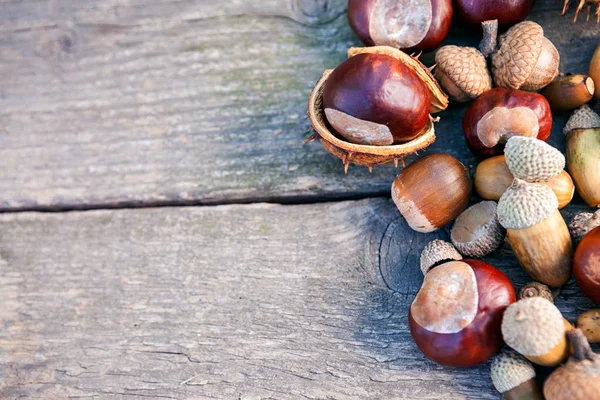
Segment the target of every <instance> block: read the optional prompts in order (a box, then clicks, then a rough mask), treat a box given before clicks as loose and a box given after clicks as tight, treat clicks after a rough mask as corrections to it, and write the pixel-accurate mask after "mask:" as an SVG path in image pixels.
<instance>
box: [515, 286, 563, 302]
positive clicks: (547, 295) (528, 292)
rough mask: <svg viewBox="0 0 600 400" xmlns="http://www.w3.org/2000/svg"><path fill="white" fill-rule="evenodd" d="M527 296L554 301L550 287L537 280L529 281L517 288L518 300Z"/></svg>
mask: <svg viewBox="0 0 600 400" xmlns="http://www.w3.org/2000/svg"><path fill="white" fill-rule="evenodd" d="M529 297H542V298H544V299H546V300H548V301H551V302H553V303H554V296H553V295H552V291H551V290H550V288H549V287H548V286H546V285H544V284H543V283H539V282H529V283H528V284H526V285H525V286H523V287H522V288H521V290H519V300H521V299H527V298H529Z"/></svg>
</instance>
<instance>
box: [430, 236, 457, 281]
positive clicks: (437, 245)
mask: <svg viewBox="0 0 600 400" xmlns="http://www.w3.org/2000/svg"><path fill="white" fill-rule="evenodd" d="M458 260H462V256H461V255H460V253H459V252H458V251H457V250H456V249H455V248H454V246H452V244H450V243H448V242H445V241H443V240H438V239H436V240H432V241H431V242H429V243H427V244H426V245H425V247H424V248H423V251H422V252H421V259H420V268H421V272H422V273H423V275H427V272H429V270H430V269H431V268H433V267H435V266H437V265H440V264H442V263H445V262H447V261H458Z"/></svg>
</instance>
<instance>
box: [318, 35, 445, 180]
mask: <svg viewBox="0 0 600 400" xmlns="http://www.w3.org/2000/svg"><path fill="white" fill-rule="evenodd" d="M348 57H349V59H348V61H347V62H349V64H346V63H343V64H342V65H341V66H340V67H342V68H341V73H340V74H336V73H335V71H336V70H337V69H336V70H333V71H332V70H327V71H325V72H324V73H323V76H322V77H321V79H320V80H319V82H317V84H316V85H315V88H314V89H313V91H312V93H311V95H310V97H309V102H308V117H309V119H310V121H311V123H312V126H313V128H314V130H315V134H314V135H313V137H312V138H310V139H309V140H311V139H313V140H314V139H320V140H321V143H322V144H323V146H324V147H325V148H326V149H327V150H328V151H329V152H330V153H332V154H334V155H335V156H337V157H339V158H340V159H342V161H343V162H344V165H345V168H346V170H347V169H348V166H349V164H350V163H355V164H359V165H364V166H367V167H373V166H376V165H380V164H384V163H387V162H390V161H394V162H395V163H397V162H398V161H399V160H402V159H403V158H404V157H405V156H406V155H408V154H411V153H416V152H417V151H418V150H420V149H423V148H425V147H427V146H429V145H430V144H431V143H433V142H434V141H435V131H434V128H433V118H432V117H431V116H430V115H429V113H436V112H439V111H442V110H444V109H445V108H446V107H447V106H448V97H447V96H446V95H445V94H444V92H443V91H442V89H441V88H440V87H439V85H438V83H437V81H436V80H435V78H434V77H433V75H432V74H431V73H430V72H429V70H428V69H427V68H426V67H425V66H424V65H423V64H421V63H420V62H419V61H418V60H417V59H415V58H412V57H410V56H409V55H407V54H406V53H404V52H402V51H400V50H397V49H394V48H391V47H387V46H378V47H368V48H351V49H350V50H348ZM355 57H358V58H355ZM363 77H364V79H362V78H363ZM406 77H408V78H406ZM345 78H348V81H346V80H345ZM405 78H406V79H405ZM330 79H331V81H330ZM353 84H354V85H355V86H354V87H352V85H353ZM423 89H424V90H423ZM408 94H418V95H415V96H414V97H410V96H408ZM366 99H368V100H369V101H368V102H367V103H365V100H366ZM427 99H429V100H428V101H424V100H427ZM326 109H329V112H326ZM403 110H404V111H403ZM353 113H355V114H356V115H352V114H353ZM328 114H329V115H328ZM423 116H425V118H423ZM332 122H333V124H332ZM423 122H424V125H423ZM334 124H335V127H337V128H338V129H339V130H340V131H342V132H343V133H344V134H343V135H342V134H341V132H339V131H338V130H336V129H334V126H332V125H334ZM422 125H423V126H422ZM389 135H391V137H392V142H394V144H391V143H390V140H389ZM373 137H376V138H379V139H381V138H385V137H387V142H385V143H390V144H383V142H381V141H377V144H378V145H375V144H374V143H373V142H371V144H365V143H367V142H368V141H369V140H370V139H369V138H373ZM350 140H353V141H355V142H356V141H359V142H360V143H352V142H351V141H350ZM400 141H402V143H398V142H400Z"/></svg>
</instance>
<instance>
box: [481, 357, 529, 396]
mask: <svg viewBox="0 0 600 400" xmlns="http://www.w3.org/2000/svg"><path fill="white" fill-rule="evenodd" d="M490 375H491V377H492V383H493V384H494V387H495V388H496V390H497V391H499V392H500V393H506V392H508V391H509V390H511V389H514V388H516V387H517V386H519V385H521V384H522V383H524V382H527V381H529V380H531V379H533V378H535V369H534V368H533V365H531V363H530V362H529V361H527V359H526V358H525V357H523V356H522V355H520V354H518V353H516V352H514V351H512V350H510V349H504V350H502V352H501V353H500V354H498V355H497V356H496V357H494V359H493V360H492V366H491V370H490Z"/></svg>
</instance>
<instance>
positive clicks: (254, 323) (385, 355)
mask: <svg viewBox="0 0 600 400" xmlns="http://www.w3.org/2000/svg"><path fill="white" fill-rule="evenodd" d="M282 221H285V223H282ZM436 237H439V238H446V237H447V231H445V230H442V231H440V232H438V233H436V234H429V235H425V234H419V233H415V232H413V231H412V230H410V229H409V228H408V226H407V225H406V223H405V222H404V220H403V219H402V218H401V217H400V215H399V213H398V211H397V210H396V208H395V206H394V205H393V203H392V202H391V200H388V199H374V200H362V201H359V202H338V203H321V204H314V205H293V206H291V205H290V206H283V205H267V204H255V205H228V206H217V207H179V208H148V209H139V210H99V211H86V212H80V211H78V212H69V213H11V214H4V215H0V271H1V273H0V287H1V288H2V290H1V291H0V304H1V305H2V306H1V307H0V398H2V399H16V398H27V399H46V400H47V399H66V398H90V399H145V398H168V399H209V398H219V399H267V398H272V399H302V398H307V399H338V400H342V399H344V400H348V399H357V400H358V399H362V400H364V399H452V400H457V399H497V398H499V396H498V394H497V393H496V392H495V391H494V389H493V387H492V385H491V381H490V378H489V362H488V363H485V364H483V365H481V366H479V367H475V368H466V369H465V368H463V369H459V368H446V367H443V366H440V365H437V364H434V363H432V362H430V361H429V360H427V359H426V358H425V357H424V356H423V354H421V353H420V351H419V350H418V349H417V347H416V345H415V344H414V343H413V341H412V338H411V336H410V334H409V330H408V324H407V313H408V307H409V306H410V304H411V302H412V300H413V298H414V296H415V294H416V293H417V291H418V289H419V287H420V284H421V282H422V276H421V272H420V270H419V268H418V256H419V252H420V251H421V249H422V247H423V246H424V245H425V244H426V243H427V242H429V241H430V240H431V239H433V238H436ZM487 260H488V261H490V262H492V263H493V264H495V265H496V266H498V267H499V268H500V269H502V270H503V271H504V272H505V273H507V274H508V275H509V277H510V278H511V279H512V281H513V283H514V285H515V287H516V288H517V289H518V288H519V287H520V286H521V285H523V284H524V283H525V282H526V281H527V277H526V275H525V273H524V271H523V270H522V269H521V268H520V267H519V266H518V265H517V264H516V262H515V261H514V257H513V256H512V254H511V253H510V251H509V250H508V249H506V248H504V249H501V250H498V251H497V252H496V253H494V254H493V255H492V256H490V257H488V258H487ZM557 305H558V307H559V308H560V309H561V310H562V311H563V312H564V315H565V316H566V317H567V318H568V319H570V320H571V321H574V320H575V318H576V316H577V315H578V314H579V313H580V312H582V311H584V310H586V309H588V308H591V307H592V303H591V301H589V300H587V299H585V298H584V297H583V295H582V294H581V292H580V291H579V289H578V288H577V286H576V285H575V284H574V282H570V283H569V284H568V285H567V286H566V287H565V288H564V289H563V292H562V294H561V296H560V297H559V299H558V300H557Z"/></svg>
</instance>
